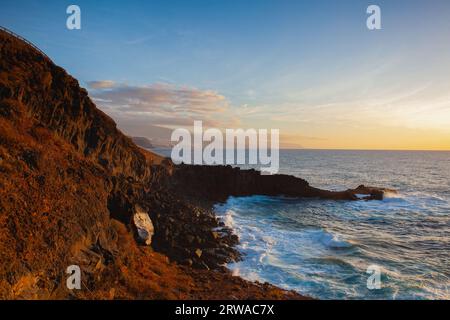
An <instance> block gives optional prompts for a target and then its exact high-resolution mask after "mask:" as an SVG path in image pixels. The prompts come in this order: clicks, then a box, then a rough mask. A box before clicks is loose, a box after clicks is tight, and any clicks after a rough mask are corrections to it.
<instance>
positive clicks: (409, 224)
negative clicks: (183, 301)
mask: <svg viewBox="0 0 450 320" xmlns="http://www.w3.org/2000/svg"><path fill="white" fill-rule="evenodd" d="M280 173H286V174H292V175H295V176H298V177H301V178H304V179H306V180H307V181H308V182H309V183H310V184H311V185H312V186H314V187H320V188H325V189H331V190H343V189H347V188H354V187H357V186H358V185H360V184H365V185H369V186H381V187H387V188H393V189H396V190H398V194H387V197H386V198H385V199H384V200H383V201H331V200H320V199H293V198H286V197H266V196H251V197H238V198H236V197H232V198H229V199H228V201H227V202H226V203H223V204H219V205H217V206H216V212H217V214H218V216H219V217H220V218H221V219H222V220H223V221H224V222H225V224H227V225H228V226H230V227H232V228H233V229H234V230H235V232H236V233H237V235H238V236H239V238H240V244H239V246H238V249H239V250H240V251H241V252H242V253H243V260H242V261H240V262H237V263H233V264H230V265H229V266H228V267H229V268H230V269H232V270H233V273H234V274H236V275H240V276H241V277H243V278H246V279H249V280H257V281H260V282H266V281H267V282H269V283H272V284H275V285H277V286H280V287H283V288H286V289H293V290H296V291H298V292H299V293H301V294H304V295H308V296H311V297H314V298H320V299H450V293H449V290H450V152H420V151H411V152H409V151H408V152H406V151H404V152H403V151H318V150H317V151H315V150H282V151H281V152H280ZM369 266H377V267H378V268H379V270H380V281H381V283H380V285H381V286H380V289H372V290H371V289H369V288H368V286H367V280H368V277H370V276H371V275H370V274H368V273H367V271H368V268H369Z"/></svg>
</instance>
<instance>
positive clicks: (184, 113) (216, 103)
mask: <svg viewBox="0 0 450 320" xmlns="http://www.w3.org/2000/svg"><path fill="white" fill-rule="evenodd" d="M88 85H89V87H90V88H92V89H93V90H92V92H91V96H92V98H93V100H94V101H95V102H96V103H97V104H98V105H99V106H100V107H101V108H102V109H104V110H105V111H106V112H108V113H109V114H111V115H112V116H113V117H114V118H115V119H116V120H117V121H118V122H119V124H120V121H121V120H122V119H127V123H129V124H132V119H133V118H134V119H136V121H137V120H139V122H142V119H146V121H147V122H148V123H149V125H160V126H166V127H175V126H180V125H189V126H190V125H192V124H193V122H194V120H203V121H204V123H205V125H209V126H219V127H226V126H227V125H228V126H229V125H230V124H231V123H236V121H237V118H236V117H235V115H234V114H233V110H232V108H231V107H230V103H229V101H228V100H227V99H226V98H225V97H224V96H223V95H221V94H219V93H218V92H216V91H213V90H201V89H198V88H195V87H189V86H176V85H173V84H167V83H155V84H149V85H142V86H131V85H127V84H118V83H114V82H113V81H91V82H89V83H88Z"/></svg>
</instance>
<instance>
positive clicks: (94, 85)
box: [87, 80, 116, 89]
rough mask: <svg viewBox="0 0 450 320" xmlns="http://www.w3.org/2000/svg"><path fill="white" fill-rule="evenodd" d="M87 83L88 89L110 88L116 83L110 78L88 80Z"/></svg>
mask: <svg viewBox="0 0 450 320" xmlns="http://www.w3.org/2000/svg"><path fill="white" fill-rule="evenodd" d="M87 84H88V87H89V88H90V89H111V88H113V87H114V86H115V85H116V83H115V82H114V81H112V80H101V81H88V83H87Z"/></svg>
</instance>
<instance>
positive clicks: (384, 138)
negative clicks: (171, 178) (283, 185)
mask: <svg viewBox="0 0 450 320" xmlns="http://www.w3.org/2000/svg"><path fill="white" fill-rule="evenodd" d="M71 4H76V5H78V6H79V7H80V8H81V30H68V29H67V27H66V20H67V18H68V16H69V15H68V14H67V13H66V9H67V7H68V6H69V5H71ZM371 4H376V5H378V6H379V7H380V9H381V26H382V29H381V30H369V29H368V28H367V27H366V19H367V17H368V16H369V15H368V14H367V13H366V9H367V7H368V6H369V5H371ZM0 25H2V26H4V27H7V28H9V29H11V30H13V31H15V32H16V33H18V34H20V35H22V36H24V37H25V38H27V39H28V40H30V41H32V42H33V43H35V44H36V45H37V46H38V47H39V48H41V49H42V50H43V51H44V52H46V53H47V54H48V55H49V56H50V57H51V58H52V59H53V61H54V62H55V63H56V64H58V65H60V66H62V67H64V68H65V69H66V70H67V71H68V72H69V73H70V74H71V75H73V76H74V77H75V78H77V79H78V80H79V82H80V84H81V85H82V86H83V87H85V88H87V90H88V92H89V95H90V97H91V98H92V99H93V100H94V102H95V103H96V104H97V106H98V107H99V108H101V109H102V110H104V111H105V112H106V113H108V114H109V115H110V116H111V117H112V118H113V119H114V120H116V122H117V123H118V125H119V128H121V129H122V130H123V131H125V133H127V134H130V135H139V136H147V137H149V138H152V135H154V134H155V131H154V128H155V127H164V128H169V129H174V128H178V127H190V126H192V125H193V122H194V120H202V121H203V123H204V126H205V127H216V128H220V129H225V128H233V129H236V128H244V129H248V128H255V129H259V128H265V129H279V130H280V137H281V141H280V143H281V146H282V147H284V148H316V149H384V150H386V149H399V150H403V149H405V150H450V77H449V75H450V41H449V39H450V37H449V36H450V1H447V0H442V1H441V0H428V1H425V0H422V1H416V0H395V1H392V0H390V1H380V0H371V1H364V0H353V1H351V0H340V1H332V0H329V1H325V0H318V1H300V0H296V1H284V0H278V1H275V0H240V1H237V0H209V1H206V0H202V1H200V0H190V1H171V0H165V1H163V0H161V1H154V0H150V1H132V0H129V1H112V0H109V1H103V0H100V1H77V0H72V1H64V0H58V1H56V0H55V1H31V0H29V1H20V0H15V1H12V0H2V5H1V9H0Z"/></svg>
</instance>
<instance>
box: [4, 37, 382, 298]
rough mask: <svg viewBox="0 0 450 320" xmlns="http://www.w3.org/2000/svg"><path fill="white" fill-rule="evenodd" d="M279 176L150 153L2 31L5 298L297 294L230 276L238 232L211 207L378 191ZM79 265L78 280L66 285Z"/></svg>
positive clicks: (59, 72) (355, 196) (371, 196)
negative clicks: (74, 286) (255, 197)
mask: <svg viewBox="0 0 450 320" xmlns="http://www.w3.org/2000/svg"><path fill="white" fill-rule="evenodd" d="M384 191H385V190H383V189H379V188H367V187H364V186H360V187H358V188H356V189H353V190H347V191H343V192H331V191H325V190H320V189H316V188H313V187H311V186H309V184H308V183H307V182H306V181H305V180H302V179H299V178H295V177H292V176H286V175H274V176H263V175H261V174H260V173H259V172H257V171H254V170H239V169H235V168H231V167H218V166H211V167H205V166H188V165H180V166H177V165H174V164H173V163H172V162H171V161H170V160H168V159H164V158H162V157H160V156H158V155H156V154H153V153H151V152H148V151H145V150H143V149H141V148H139V147H138V146H136V145H135V144H134V143H133V141H132V140H131V139H130V138H128V137H126V136H125V135H124V134H122V132H120V131H119V130H118V129H117V127H116V124H115V123H114V121H113V120H112V119H111V118H110V117H108V116H107V115H106V114H104V113H103V112H102V111H100V110H99V109H97V107H96V106H95V104H94V103H93V102H92V101H91V100H90V98H89V97H88V93H87V91H86V90H85V89H82V88H80V86H79V84H78V82H77V81H76V80H75V79H74V78H72V77H71V76H70V75H68V74H67V73H66V71H65V70H64V69H62V68H60V67H58V66H56V65H55V64H54V63H53V62H51V61H50V60H49V59H48V58H47V57H46V56H43V55H42V54H41V53H40V52H39V51H37V50H36V49H35V48H34V47H32V46H30V45H29V44H27V43H25V42H23V41H22V40H20V39H18V38H16V37H14V36H12V35H10V34H8V33H6V32H3V31H0V195H1V197H0V261H2V264H1V266H0V298H4V299H48V298H52V299H68V298H77V299H135V298H137V299H302V298H304V297H302V296H301V295H299V294H297V293H294V292H290V291H285V290H282V289H279V288H276V287H274V286H271V285H269V284H259V283H251V282H248V281H245V280H243V279H240V278H238V277H232V276H231V274H230V273H229V272H228V271H227V270H226V268H224V267H223V265H224V264H225V263H228V262H230V261H234V260H237V259H239V258H241V257H240V254H239V252H237V251H236V249H235V248H234V247H235V245H236V244H237V242H238V241H239V239H238V238H237V237H236V235H234V234H233V232H232V230H229V229H228V228H226V227H225V226H224V225H223V224H222V223H221V222H220V221H218V219H217V218H216V216H215V214H214V212H213V211H212V205H213V204H214V203H216V202H220V201H225V200H226V198H227V197H228V196H246V195H251V194H265V195H274V196H276V195H285V196H292V197H317V198H323V199H333V200H359V199H366V200H375V199H382V197H383V193H384ZM73 264H76V265H79V266H80V267H81V270H82V272H83V274H82V276H83V277H82V289H81V290H68V289H67V288H66V286H65V279H66V277H67V274H66V268H67V267H68V266H69V265H73Z"/></svg>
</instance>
